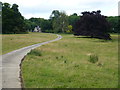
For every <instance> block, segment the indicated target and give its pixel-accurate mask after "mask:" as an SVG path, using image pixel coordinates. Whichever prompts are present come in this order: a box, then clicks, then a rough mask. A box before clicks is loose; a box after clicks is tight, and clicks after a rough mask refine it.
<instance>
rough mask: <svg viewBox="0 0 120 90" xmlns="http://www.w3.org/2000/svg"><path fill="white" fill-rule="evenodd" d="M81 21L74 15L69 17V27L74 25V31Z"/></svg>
mask: <svg viewBox="0 0 120 90" xmlns="http://www.w3.org/2000/svg"><path fill="white" fill-rule="evenodd" d="M79 19H80V17H79V16H78V15H77V14H76V13H74V14H72V15H70V16H69V17H68V20H69V25H72V29H73V30H74V28H75V24H76V22H77V21H78V20H79Z"/></svg>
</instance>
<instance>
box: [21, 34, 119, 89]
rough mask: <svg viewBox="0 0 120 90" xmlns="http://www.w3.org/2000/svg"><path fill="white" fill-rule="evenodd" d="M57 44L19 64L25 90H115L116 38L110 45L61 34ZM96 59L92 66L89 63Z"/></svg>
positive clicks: (43, 48)
mask: <svg viewBox="0 0 120 90" xmlns="http://www.w3.org/2000/svg"><path fill="white" fill-rule="evenodd" d="M62 36H63V38H62V39H61V40H59V41H56V42H53V43H49V44H47V45H44V46H41V47H39V48H37V50H39V51H42V52H41V54H42V55H41V56H38V55H34V54H29V55H27V56H26V58H25V60H24V61H23V63H22V75H23V81H24V86H25V87H26V88H117V87H118V42H117V40H118V36H117V35H112V39H113V40H112V41H104V40H99V39H93V38H92V39H91V38H83V37H81V36H80V37H74V36H73V35H69V34H62ZM92 54H94V55H97V57H98V58H99V60H98V61H97V62H96V63H91V62H89V60H88V59H89V58H90V55H92Z"/></svg>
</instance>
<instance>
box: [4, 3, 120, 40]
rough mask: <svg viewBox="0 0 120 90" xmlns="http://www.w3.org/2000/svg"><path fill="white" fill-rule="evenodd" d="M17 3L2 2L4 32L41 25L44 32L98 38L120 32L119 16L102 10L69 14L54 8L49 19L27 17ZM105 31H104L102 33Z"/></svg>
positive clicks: (18, 31)
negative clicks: (107, 14) (107, 13)
mask: <svg viewBox="0 0 120 90" xmlns="http://www.w3.org/2000/svg"><path fill="white" fill-rule="evenodd" d="M18 7H19V6H18V5H17V4H13V5H10V4H9V3H2V33H3V34H9V33H13V34H15V33H27V32H29V31H31V32H32V31H33V30H34V28H35V27H36V26H40V28H41V30H42V32H47V33H73V34H74V35H87V36H91V37H97V38H106V39H110V36H109V34H108V33H119V32H120V29H119V26H120V25H119V23H118V21H119V20H120V17H119V16H114V17H113V16H111V17H106V16H103V15H101V11H100V10H98V11H93V12H82V15H81V16H80V15H77V14H76V13H74V14H72V15H69V16H68V15H67V14H66V13H65V11H59V10H53V11H52V13H51V15H50V18H49V19H44V18H34V17H32V18H30V19H25V18H24V17H23V16H22V15H21V13H20V12H19V9H18ZM96 32H97V34H96ZM101 32H103V33H104V34H103V33H101Z"/></svg>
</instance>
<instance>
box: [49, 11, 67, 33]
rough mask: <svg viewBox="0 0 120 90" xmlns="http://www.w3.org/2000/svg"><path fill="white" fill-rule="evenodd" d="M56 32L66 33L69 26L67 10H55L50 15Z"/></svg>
mask: <svg viewBox="0 0 120 90" xmlns="http://www.w3.org/2000/svg"><path fill="white" fill-rule="evenodd" d="M50 19H51V21H52V27H53V30H54V33H61V32H62V33H65V32H66V31H67V27H68V16H67V15H66V13H65V12H59V11H58V10H54V11H53V12H52V14H51V16H50Z"/></svg>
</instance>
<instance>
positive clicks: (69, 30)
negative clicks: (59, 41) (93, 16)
mask: <svg viewBox="0 0 120 90" xmlns="http://www.w3.org/2000/svg"><path fill="white" fill-rule="evenodd" d="M72 29H73V27H72V25H68V30H67V31H66V32H67V33H72V32H73V31H72Z"/></svg>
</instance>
